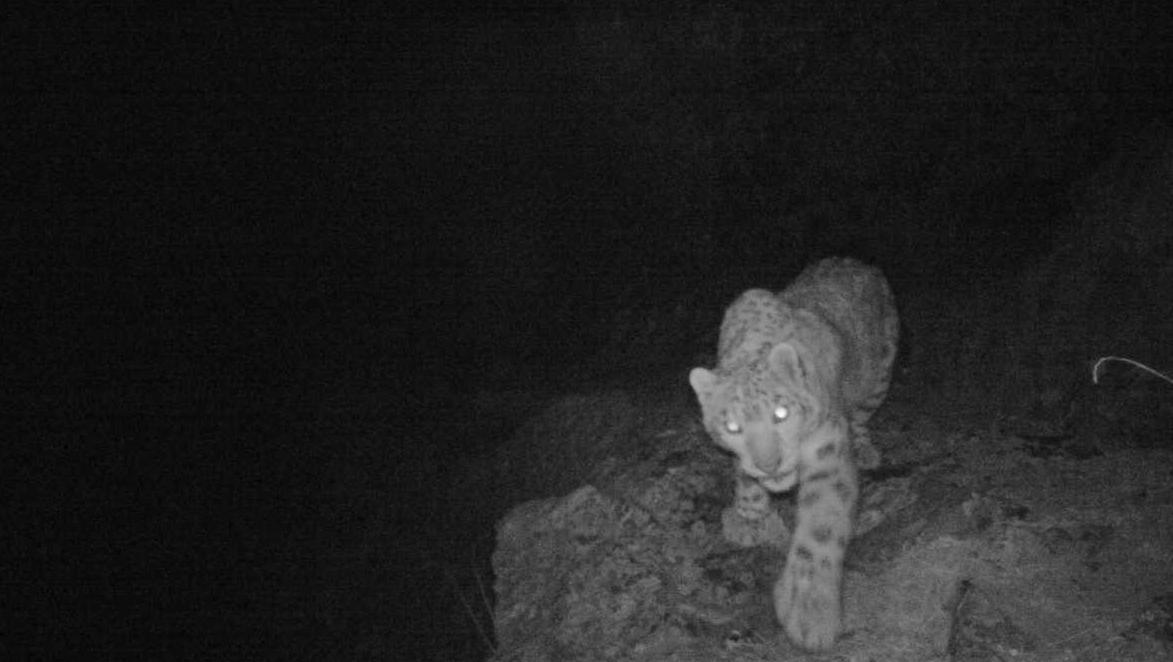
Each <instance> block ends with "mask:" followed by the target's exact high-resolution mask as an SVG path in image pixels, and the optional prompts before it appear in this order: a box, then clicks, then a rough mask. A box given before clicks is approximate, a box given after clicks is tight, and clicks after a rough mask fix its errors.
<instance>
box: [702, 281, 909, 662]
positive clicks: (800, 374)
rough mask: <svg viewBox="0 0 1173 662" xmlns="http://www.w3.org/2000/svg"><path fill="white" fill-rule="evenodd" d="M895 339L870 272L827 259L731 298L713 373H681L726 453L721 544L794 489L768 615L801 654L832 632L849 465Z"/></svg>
mask: <svg viewBox="0 0 1173 662" xmlns="http://www.w3.org/2000/svg"><path fill="white" fill-rule="evenodd" d="M898 336H899V321H898V317H897V314H896V308H895V305H894V304H893V301H892V293H891V290H890V289H889V287H888V283H887V281H886V280H885V279H884V276H883V275H882V274H881V273H880V271H879V270H878V269H875V268H873V267H868V266H865V265H863V264H861V263H859V262H857V261H855V260H851V259H845V258H830V259H826V260H823V261H821V262H818V263H816V264H814V265H812V266H810V267H808V268H807V269H806V270H805V271H803V272H802V273H801V274H800V275H799V276H798V278H797V279H795V281H794V283H792V284H791V285H790V287H788V288H787V289H786V290H785V291H783V292H781V293H779V294H773V293H770V292H767V291H765V290H750V291H748V292H746V293H744V294H742V295H741V296H740V297H739V298H738V299H737V300H736V301H734V302H733V304H732V305H731V306H730V307H729V309H728V310H727V311H726V313H725V320H724V322H723V323H722V325H721V335H720V339H719V342H718V357H717V360H718V364H717V367H716V369H715V370H712V371H710V370H708V369H706V368H695V369H694V370H693V371H692V372H691V374H690V375H689V381H690V382H691V383H692V387H693V390H694V391H696V395H697V399H698V400H699V401H700V404H701V409H702V412H703V416H704V422H705V428H706V429H707V430H708V431H709V434H710V436H711V437H712V438H713V440H714V441H715V442H716V443H717V444H718V445H719V446H722V447H724V448H726V449H728V450H730V451H732V452H733V453H734V454H735V455H736V458H735V460H734V467H735V469H734V470H735V472H736V474H737V480H736V489H735V498H734V505H733V506H732V510H734V511H735V513H736V515H737V517H733V516H731V515H729V516H726V517H724V518H723V522H724V523H725V535H726V538H728V539H729V540H730V541H732V542H737V543H739V544H746V543H747V542H752V543H757V542H761V540H760V538H761V537H762V536H755V535H752V534H747V532H746V530H747V528H748V529H752V527H753V525H754V523H758V522H761V523H763V524H764V523H766V522H770V523H772V520H771V518H769V512H770V507H769V498H768V494H767V490H769V491H773V492H783V491H786V490H789V489H791V488H792V487H794V486H795V485H796V484H797V485H798V486H799V490H798V501H797V502H798V511H797V522H796V525H795V531H794V535H793V536H792V539H791V546H790V552H789V554H788V557H787V561H786V567H785V569H784V570H783V572H782V576H781V577H780V578H779V580H778V582H777V584H776V585H775V587H774V608H775V611H776V613H777V616H778V620H779V622H780V623H781V624H782V625H783V627H784V628H785V629H786V632H787V634H788V635H789V636H790V638H791V639H792V640H793V641H794V642H795V643H797V644H799V645H800V646H802V647H804V648H807V649H810V650H826V649H828V648H830V647H831V646H832V645H833V644H834V643H835V639H836V637H837V636H838V635H839V632H840V630H841V628H842V607H841V605H840V593H841V590H842V587H841V578H842V566H843V558H844V555H845V553H846V549H847V542H848V540H849V539H850V537H851V532H852V518H853V516H854V512H855V504H856V498H857V495H858V493H859V487H858V483H857V477H856V465H857V464H860V465H862V466H864V467H865V468H871V467H874V466H876V465H877V464H878V463H879V454H878V452H877V451H876V450H875V447H874V446H873V445H872V443H871V439H870V437H869V434H868V430H867V427H866V424H867V421H868V419H869V418H871V415H872V413H873V412H874V411H875V410H876V408H877V407H879V406H880V404H881V403H882V402H883V401H884V398H885V396H886V395H887V393H888V385H889V382H890V379H891V374H892V364H893V361H894V360H895V357H896V347H897V342H898ZM738 519H740V520H741V521H740V522H739V521H738ZM775 528H776V527H775Z"/></svg>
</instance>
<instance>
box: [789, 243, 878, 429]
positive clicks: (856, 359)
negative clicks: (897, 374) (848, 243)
mask: <svg viewBox="0 0 1173 662" xmlns="http://www.w3.org/2000/svg"><path fill="white" fill-rule="evenodd" d="M779 297H780V298H781V300H782V301H783V302H785V303H786V304H788V305H789V306H791V307H793V308H795V309H798V310H807V311H811V312H812V313H813V314H814V315H815V316H817V317H818V318H819V319H821V320H823V321H824V322H825V323H826V324H827V325H828V326H829V327H831V328H833V329H834V330H835V338H836V340H837V342H838V344H839V348H838V349H839V351H840V358H839V371H838V372H839V387H840V389H841V393H842V397H843V400H844V403H845V406H846V407H847V409H848V410H850V411H852V412H863V413H864V414H865V415H866V417H870V416H871V414H872V412H874V411H875V410H876V408H878V407H879V406H880V404H881V403H883V401H884V398H885V397H886V396H887V394H888V388H889V385H890V383H891V377H892V366H893V364H894V363H895V361H896V348H897V345H898V344H899V340H900V320H899V316H898V315H897V312H896V305H895V302H894V299H893V296H892V290H891V288H890V287H889V286H888V281H887V279H885V278H884V275H883V273H881V272H880V270H879V269H877V268H875V267H871V266H868V265H865V264H863V263H861V262H859V261H857V260H853V259H851V258H828V259H825V260H822V261H820V262H817V263H815V264H813V265H811V266H810V267H808V268H807V269H805V270H804V271H803V272H802V273H801V274H799V276H798V278H796V279H795V280H794V282H793V283H792V284H791V285H790V286H789V287H787V288H786V289H785V290H784V291H783V292H782V293H781V294H780V295H779ZM865 420H866V419H865Z"/></svg>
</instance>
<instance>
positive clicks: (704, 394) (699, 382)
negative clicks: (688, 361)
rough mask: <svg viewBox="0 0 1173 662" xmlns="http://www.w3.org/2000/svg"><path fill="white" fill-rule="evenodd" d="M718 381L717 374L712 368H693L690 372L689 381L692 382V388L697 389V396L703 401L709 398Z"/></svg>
mask: <svg viewBox="0 0 1173 662" xmlns="http://www.w3.org/2000/svg"><path fill="white" fill-rule="evenodd" d="M716 381H717V376H716V375H714V374H713V372H712V371H711V370H706V369H704V368H693V369H692V372H690V373H688V382H689V383H690V384H692V390H694V391H696V397H697V399H698V400H700V401H701V402H704V401H705V400H707V399H708V398H709V394H710V393H712V392H713V384H714V383H715V382H716Z"/></svg>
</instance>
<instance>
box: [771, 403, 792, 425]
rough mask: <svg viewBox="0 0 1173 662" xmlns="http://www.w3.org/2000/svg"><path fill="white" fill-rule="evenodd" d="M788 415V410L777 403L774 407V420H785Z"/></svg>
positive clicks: (777, 421) (776, 421)
mask: <svg viewBox="0 0 1173 662" xmlns="http://www.w3.org/2000/svg"><path fill="white" fill-rule="evenodd" d="M789 415H790V410H789V409H787V408H786V407H785V406H783V405H778V406H777V407H774V422H775V423H781V422H782V421H784V420H786V417H787V416H789Z"/></svg>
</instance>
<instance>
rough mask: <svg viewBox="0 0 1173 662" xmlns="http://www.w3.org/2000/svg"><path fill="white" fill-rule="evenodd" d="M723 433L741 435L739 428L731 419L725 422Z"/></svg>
mask: <svg viewBox="0 0 1173 662" xmlns="http://www.w3.org/2000/svg"><path fill="white" fill-rule="evenodd" d="M725 431H726V432H728V433H729V434H741V426H740V425H738V424H737V421H734V420H732V419H729V420H726V421H725Z"/></svg>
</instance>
